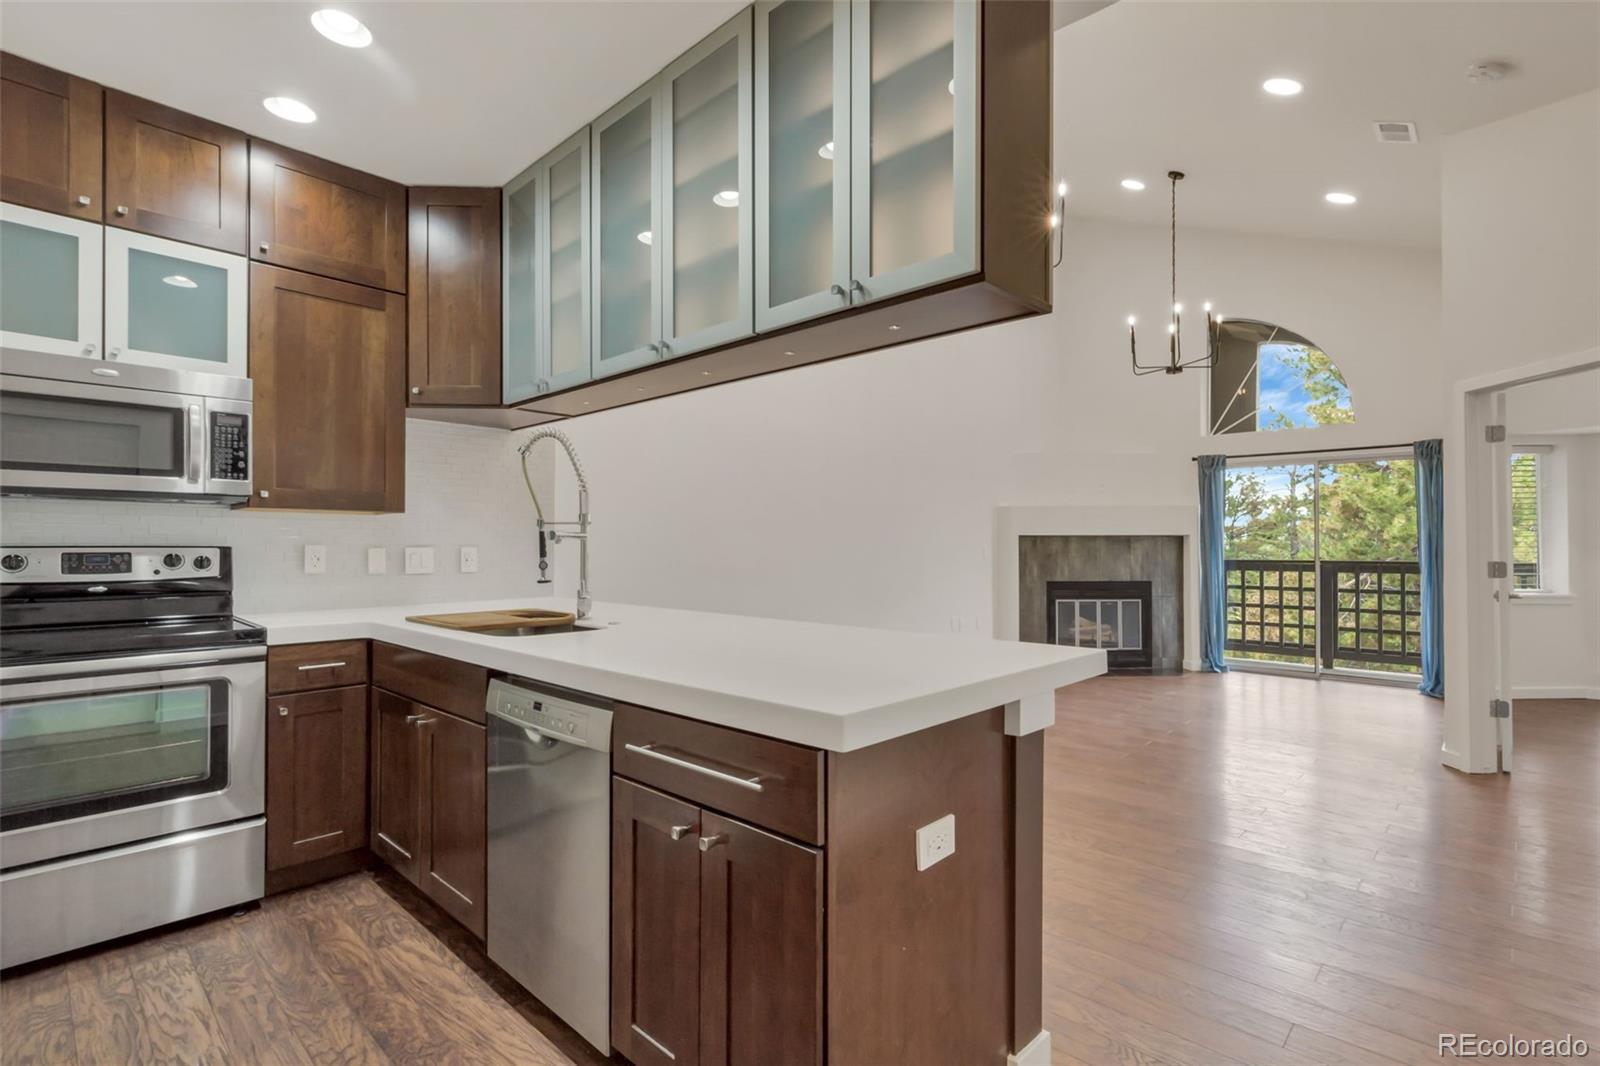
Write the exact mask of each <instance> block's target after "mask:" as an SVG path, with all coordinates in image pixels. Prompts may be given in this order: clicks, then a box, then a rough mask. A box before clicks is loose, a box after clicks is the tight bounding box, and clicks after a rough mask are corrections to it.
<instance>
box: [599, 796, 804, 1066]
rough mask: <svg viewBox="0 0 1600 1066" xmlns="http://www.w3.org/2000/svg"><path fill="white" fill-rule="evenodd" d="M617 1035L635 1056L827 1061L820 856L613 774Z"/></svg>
mask: <svg viewBox="0 0 1600 1066" xmlns="http://www.w3.org/2000/svg"><path fill="white" fill-rule="evenodd" d="M612 819H613V829H612V837H611V839H612V918H611V936H612V991H611V1004H612V1007H611V1011H612V1015H611V1042H612V1044H613V1045H614V1046H615V1047H616V1048H617V1050H618V1051H620V1052H622V1054H623V1055H624V1056H626V1057H627V1058H628V1059H629V1060H630V1061H632V1062H633V1063H635V1064H636V1066H657V1064H660V1066H666V1064H668V1063H672V1064H674V1066H682V1064H700V1066H723V1064H728V1063H741V1062H763V1061H765V1062H783V1063H807V1062H810V1063H820V1062H821V1061H822V966H823V956H822V941H823V923H822V900H823V891H824V888H823V878H822V874H823V866H822V852H821V851H820V850H818V849H816V848H811V847H806V846H805V845H802V844H797V843H794V842H792V841H788V840H785V839H783V838H782V837H779V836H776V835H774V834H772V833H767V832H764V831H762V830H760V829H756V828H755V827H753V826H750V825H746V824H745V823H743V822H740V821H736V820H735V819H732V818H728V817H726V816H723V815H719V814H716V813H714V812H712V811H709V810H703V809H701V808H699V807H696V806H695V805H693V804H691V803H687V802H685V801H683V800H679V799H676V798H674V797H672V796H668V795H665V794H663V793H660V792H656V791H655V790H653V789H649V788H645V787H644V786H642V785H637V784H634V783H633V782H631V781H627V780H625V779H623V778H620V777H619V778H615V779H614V780H613V782H612Z"/></svg>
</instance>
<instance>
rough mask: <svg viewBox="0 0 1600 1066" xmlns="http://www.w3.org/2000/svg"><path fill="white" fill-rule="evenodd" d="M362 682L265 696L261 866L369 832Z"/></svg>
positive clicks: (328, 851) (294, 860)
mask: <svg viewBox="0 0 1600 1066" xmlns="http://www.w3.org/2000/svg"><path fill="white" fill-rule="evenodd" d="M366 703H367V687H366V686H365V685H350V686H347V687H345V688H334V689H322V690H320V691H315V692H298V693H295V694H293V695H287V696H273V697H271V698H269V699H268V700H267V869H268V870H282V869H285V868H287V867H290V866H295V865H298V864H299V863H303V862H311V861H313V860H315V859H325V858H327V857H329V856H331V855H338V854H341V853H343V852H347V851H352V850H354V849H356V848H359V847H361V846H363V845H364V844H365V843H366V840H367V707H366Z"/></svg>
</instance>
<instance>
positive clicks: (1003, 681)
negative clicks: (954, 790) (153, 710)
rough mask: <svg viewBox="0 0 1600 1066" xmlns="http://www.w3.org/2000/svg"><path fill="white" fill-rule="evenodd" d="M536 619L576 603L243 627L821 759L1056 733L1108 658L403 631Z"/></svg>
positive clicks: (761, 634)
mask: <svg viewBox="0 0 1600 1066" xmlns="http://www.w3.org/2000/svg"><path fill="white" fill-rule="evenodd" d="M531 606H539V607H546V608H553V609H570V606H571V604H570V601H563V600H558V599H548V598H545V599H536V598H532V597H522V598H519V599H514V600H496V601H479V602H473V603H434V604H416V605H410V606H389V607H364V608H349V609H336V610H322V611H300V612H286V613H278V614H256V615H247V617H248V618H249V619H250V620H251V621H253V622H256V623H258V624H260V625H263V626H265V627H266V628H267V643H268V644H301V643H305V642H308V641H321V640H356V639H364V638H365V639H372V640H381V641H386V642H388V643H390V644H398V645H401V646H403V647H407V648H413V649H416V650H418V651H425V652H432V653H433V654H435V655H443V656H447V657H449V658H452V659H459V660H463V661H466V662H471V663H476V664H478V665H480V666H484V667H487V668H489V669H491V670H499V671H504V672H506V673H510V674H517V675H520V676H522V677H525V678H528V679H530V680H534V681H543V682H546V683H549V684H553V685H560V686H564V687H566V688H571V689H576V690H578V691H580V692H588V693H592V694H594V695H598V696H605V697H609V698H611V699H614V700H621V701H624V702H628V703H635V704H639V705H641V706H644V707H653V708H655V709H657V710H663V711H670V712H672V713H674V714H680V715H684V716H687V717H690V718H698V719H701V720H703V721H707V722H715V723H718V724H721V725H727V726H733V727H735V728H738V729H744V730H748V731H750V732H753V733H760V734H763V735H765V736H771V737H777V738H779V739H782V740H790V741H794V742H796V743H799V744H807V745H810V746H812V747H816V748H822V749H825V750H829V751H852V750H854V749H856V748H864V747H867V746H868V745H871V744H876V743H878V742H880V741H884V740H889V739H892V738H894V737H898V736H903V735H905V734H907V733H914V732H917V731H919V730H922V729H927V728H928V727H930V726H934V725H939V724H940V723H943V722H948V721H952V720H954V719H957V718H961V717H964V716H966V715H969V714H976V713H977V712H979V711H983V710H987V709H989V708H991V707H998V706H1007V705H1012V707H1013V710H1012V713H1010V714H1008V732H1013V733H1026V732H1032V731H1033V730H1035V729H1038V728H1042V727H1043V726H1045V725H1049V724H1050V723H1051V722H1053V721H1054V720H1055V713H1054V708H1055V705H1054V701H1053V693H1054V691H1055V690H1056V689H1057V688H1060V687H1061V686H1063V685H1070V684H1073V683H1074V682H1078V681H1082V680H1084V679H1085V678H1089V677H1093V676H1095V675H1097V674H1103V673H1105V670H1106V657H1105V652H1103V651H1096V650H1092V649H1083V648H1063V647H1056V646H1053V645H1049V644H1024V643H1019V642H1013V641H1004V640H991V639H988V638H986V637H975V636H953V635H952V636H945V635H943V634H929V633H907V632H898V631H893V630H885V629H867V628H863V627H860V626H847V625H824V624H820V623H816V622H789V621H781V620H778V619H773V618H751V617H745V616H742V615H727V614H711V613H707V612H703V611H682V610H672V609H667V608H661V607H639V606H629V605H625V604H615V603H604V604H599V605H597V606H596V607H595V609H594V614H593V616H592V617H591V618H590V619H589V621H590V622H592V623H596V624H600V625H603V626H604V628H602V629H600V630H596V631H591V632H580V633H558V634H548V635H543V636H525V637H494V636H485V635H483V634H478V633H463V632H459V631H455V630H449V629H441V628H439V627H437V626H430V625H421V624H418V623H415V622H407V621H406V620H405V618H406V616H407V615H416V614H443V613H447V612H451V611H482V610H496V609H505V608H514V607H531ZM1023 707H1027V708H1029V710H1028V711H1027V713H1026V714H1024V713H1023V712H1022V711H1021V710H1020V709H1019V708H1023ZM1024 719H1026V721H1027V723H1028V724H1026V725H1024V726H1018V724H1017V723H1018V722H1019V721H1021V720H1024Z"/></svg>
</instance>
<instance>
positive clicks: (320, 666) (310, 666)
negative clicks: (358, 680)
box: [295, 660, 346, 673]
mask: <svg viewBox="0 0 1600 1066" xmlns="http://www.w3.org/2000/svg"><path fill="white" fill-rule="evenodd" d="M344 665H346V664H345V663H344V662H343V661H342V660H341V661H340V662H336V663H306V664H305V665H304V666H297V667H295V669H296V670H299V671H300V672H301V673H304V672H305V671H307V670H336V669H338V668H339V667H341V666H344Z"/></svg>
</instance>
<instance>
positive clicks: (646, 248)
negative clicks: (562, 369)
mask: <svg viewBox="0 0 1600 1066" xmlns="http://www.w3.org/2000/svg"><path fill="white" fill-rule="evenodd" d="M660 85H661V82H660V80H659V79H657V80H655V81H652V82H651V83H650V84H648V85H646V86H645V87H644V88H642V89H640V90H638V91H637V92H635V93H633V94H632V95H631V96H629V97H628V98H627V99H625V100H623V101H622V102H621V103H619V104H617V105H616V106H615V107H613V108H612V109H611V110H610V111H608V112H606V113H605V114H604V115H603V116H601V117H600V118H599V119H597V120H595V122H594V123H593V124H592V125H591V127H590V130H591V133H590V151H591V152H592V153H593V159H592V171H593V177H592V181H593V185H592V191H591V197H592V201H591V211H590V216H591V217H590V233H591V236H592V245H591V247H592V254H593V259H594V262H593V268H592V275H591V277H592V281H591V285H592V289H591V292H590V299H591V301H592V306H593V313H592V329H593V334H592V337H591V346H590V351H591V353H592V357H591V360H590V368H591V370H592V371H593V375H594V376H595V377H597V378H599V377H604V376H605V375H607V374H615V373H618V372H620V371H623V370H631V369H633V368H634V367H638V366H643V365H644V364H646V363H650V362H654V361H655V360H656V359H658V358H660V355H661V266H660V263H661V257H660V248H659V247H658V243H659V240H660V236H661V214H662V210H661V196H660V192H661V137H660V135H659V131H658V122H659V118H660V108H661V95H662V94H661V89H660Z"/></svg>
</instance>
